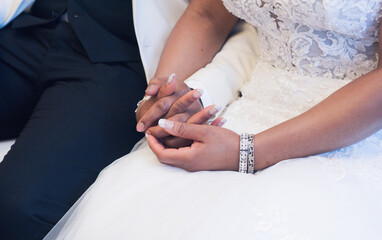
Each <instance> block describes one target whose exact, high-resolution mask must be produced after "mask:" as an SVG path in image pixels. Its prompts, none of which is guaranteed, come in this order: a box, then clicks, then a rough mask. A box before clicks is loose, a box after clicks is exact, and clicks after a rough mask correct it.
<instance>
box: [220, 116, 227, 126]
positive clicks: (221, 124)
mask: <svg viewBox="0 0 382 240" xmlns="http://www.w3.org/2000/svg"><path fill="white" fill-rule="evenodd" d="M226 122H227V119H225V118H223V119H222V120H220V122H219V123H218V126H219V127H222V126H223V125H224V124H225V123H226Z"/></svg>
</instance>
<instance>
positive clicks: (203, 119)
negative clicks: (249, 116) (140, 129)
mask: <svg viewBox="0 0 382 240" xmlns="http://www.w3.org/2000/svg"><path fill="white" fill-rule="evenodd" d="M184 97H187V94H186V95H185V96H184ZM184 97H183V98H184ZM219 111H220V107H217V106H215V105H211V106H208V107H206V108H204V109H203V110H202V111H200V112H197V113H195V114H194V115H192V116H191V117H188V116H187V115H186V114H177V115H174V116H172V117H170V118H168V119H167V120H170V121H176V122H186V123H189V124H199V125H201V124H208V121H209V120H210V119H211V118H214V117H215V114H216V113H218V112H219ZM224 123H225V120H224V119H223V118H217V119H215V120H214V121H213V122H212V123H211V125H212V126H218V127H221V126H223V125H224ZM146 133H147V134H149V135H152V136H154V137H155V138H156V139H158V140H159V141H160V142H161V143H162V144H163V145H164V146H166V147H169V148H180V147H186V146H190V145H191V144H192V142H193V141H192V140H190V139H185V138H180V137H174V136H172V135H170V134H169V133H168V132H166V131H165V130H164V129H163V128H162V127H160V126H154V127H151V128H149V129H148V130H147V131H146Z"/></svg>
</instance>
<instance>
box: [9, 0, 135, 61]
mask: <svg viewBox="0 0 382 240" xmlns="http://www.w3.org/2000/svg"><path fill="white" fill-rule="evenodd" d="M37 1H39V0H36V2H37ZM66 10H67V12H68V19H69V23H70V25H71V26H72V28H73V29H74V31H75V33H76V35H77V37H78V38H79V40H80V41H81V43H82V45H83V46H84V48H85V50H86V52H87V53H88V55H89V58H90V59H91V61H92V62H95V63H96V62H128V61H140V55H139V49H138V44H137V41H136V37H135V33H134V24H133V13H132V1H131V0H67V8H65V9H62V8H58V9H57V10H55V9H53V10H52V12H51V14H48V15H46V14H45V15H44V17H41V16H36V15H33V14H31V13H23V14H21V15H20V16H19V17H17V18H16V19H15V20H14V21H13V23H12V27H13V28H26V27H31V26H36V25H45V24H51V23H52V22H54V21H56V20H57V18H59V17H60V16H61V15H62V13H63V12H65V11H66Z"/></svg>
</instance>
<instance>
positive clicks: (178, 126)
mask: <svg viewBox="0 0 382 240" xmlns="http://www.w3.org/2000/svg"><path fill="white" fill-rule="evenodd" d="M158 125H159V126H160V127H162V128H163V129H164V130H165V131H166V132H168V133H169V134H171V135H173V136H176V137H180V138H185V139H190V140H195V141H199V142H204V140H205V139H206V137H207V132H208V129H207V126H204V125H196V124H189V123H183V122H175V121H170V120H166V119H160V120H159V121H158Z"/></svg>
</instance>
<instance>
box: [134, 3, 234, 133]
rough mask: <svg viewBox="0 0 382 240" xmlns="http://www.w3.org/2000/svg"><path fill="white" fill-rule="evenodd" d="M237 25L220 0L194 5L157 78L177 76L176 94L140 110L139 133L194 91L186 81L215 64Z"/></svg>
mask: <svg viewBox="0 0 382 240" xmlns="http://www.w3.org/2000/svg"><path fill="white" fill-rule="evenodd" d="M236 22H237V18H236V17H234V16H233V15H232V14H230V13H229V12H228V11H227V10H226V9H225V7H224V5H223V3H222V1H220V0H192V1H191V3H190V5H189V6H188V8H187V10H186V11H185V12H184V14H183V16H182V17H181V18H180V20H179V21H178V23H177V24H176V26H175V27H174V29H173V31H172V33H171V34H170V36H169V38H168V40H167V42H166V45H165V48H164V50H163V52H162V56H161V59H160V62H159V65H158V68H157V72H156V74H155V76H156V77H157V79H156V81H157V82H158V81H160V78H159V77H165V78H162V79H166V77H168V76H170V75H171V74H172V73H176V89H175V93H174V94H171V95H170V96H168V95H165V96H159V97H158V96H156V97H153V98H152V99H150V100H149V101H146V102H145V103H144V104H143V106H142V107H140V108H141V109H139V110H138V113H137V119H138V120H139V122H138V125H137V130H138V131H145V130H147V128H148V127H150V126H152V124H153V123H154V122H155V121H156V120H157V116H159V115H161V116H163V115H164V114H165V113H167V111H168V110H169V109H170V107H171V106H172V104H173V103H174V102H175V101H176V100H177V99H179V98H180V97H181V96H183V95H184V94H185V93H187V92H188V91H190V89H189V88H188V86H187V85H186V84H185V83H184V80H185V79H187V78H188V77H189V76H191V75H192V74H193V73H195V72H196V71H197V70H199V69H200V68H203V67H204V66H206V65H207V64H208V63H209V62H210V61H211V60H212V58H213V57H214V56H215V54H216V53H217V52H218V51H219V50H220V49H221V47H222V45H223V43H224V42H225V40H226V38H227V36H228V34H229V33H230V31H231V30H232V28H233V26H234V25H235V23H236ZM158 79H159V80H158ZM163 81H165V80H162V82H163ZM154 82H155V81H154ZM163 84H164V83H163ZM153 87H154V88H155V87H158V86H150V85H149V88H148V89H149V90H150V89H153ZM196 104H198V103H196ZM194 108H195V112H196V111H198V110H200V105H199V109H198V108H197V107H195V106H194ZM158 112H159V113H158ZM145 113H146V114H145ZM190 115H191V113H190Z"/></svg>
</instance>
